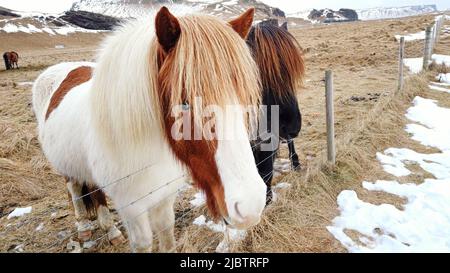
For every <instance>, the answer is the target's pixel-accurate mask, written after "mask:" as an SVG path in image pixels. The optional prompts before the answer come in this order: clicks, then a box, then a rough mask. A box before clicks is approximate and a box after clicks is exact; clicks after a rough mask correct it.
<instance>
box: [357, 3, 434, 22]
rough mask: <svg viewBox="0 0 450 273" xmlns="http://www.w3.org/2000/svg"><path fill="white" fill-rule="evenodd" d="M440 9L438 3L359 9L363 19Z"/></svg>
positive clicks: (406, 14)
mask: <svg viewBox="0 0 450 273" xmlns="http://www.w3.org/2000/svg"><path fill="white" fill-rule="evenodd" d="M436 11H438V9H437V7H436V5H421V6H407V7H396V8H372V9H365V10H358V15H359V18H360V19H361V20H375V19H387V18H400V17H407V16H414V15H419V14H425V13H431V12H436Z"/></svg>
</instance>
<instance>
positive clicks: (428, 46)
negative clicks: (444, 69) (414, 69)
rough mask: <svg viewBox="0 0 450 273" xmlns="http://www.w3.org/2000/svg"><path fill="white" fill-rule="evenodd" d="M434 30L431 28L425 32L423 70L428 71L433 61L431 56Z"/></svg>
mask: <svg viewBox="0 0 450 273" xmlns="http://www.w3.org/2000/svg"><path fill="white" fill-rule="evenodd" d="M431 35H432V30H431V27H427V30H426V31H425V49H424V53H423V70H428V67H429V65H430V61H431V55H432V51H433V49H432V46H433V45H432V37H431Z"/></svg>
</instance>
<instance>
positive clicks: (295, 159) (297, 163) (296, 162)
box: [288, 139, 301, 170]
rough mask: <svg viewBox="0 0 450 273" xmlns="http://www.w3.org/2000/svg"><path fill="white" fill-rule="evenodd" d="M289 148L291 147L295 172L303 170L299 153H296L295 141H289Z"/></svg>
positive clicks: (290, 153)
mask: <svg viewBox="0 0 450 273" xmlns="http://www.w3.org/2000/svg"><path fill="white" fill-rule="evenodd" d="M288 147H289V158H290V159H291V162H292V167H293V169H294V170H299V169H301V166H300V160H299V158H298V155H297V152H296V151H295V145H294V140H293V139H289V140H288Z"/></svg>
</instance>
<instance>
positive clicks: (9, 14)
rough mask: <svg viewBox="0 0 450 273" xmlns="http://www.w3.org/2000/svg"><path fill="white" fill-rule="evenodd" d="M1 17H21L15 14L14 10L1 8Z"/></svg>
mask: <svg viewBox="0 0 450 273" xmlns="http://www.w3.org/2000/svg"><path fill="white" fill-rule="evenodd" d="M0 16H6V17H20V15H18V14H15V13H14V12H12V10H10V9H7V8H4V7H0Z"/></svg>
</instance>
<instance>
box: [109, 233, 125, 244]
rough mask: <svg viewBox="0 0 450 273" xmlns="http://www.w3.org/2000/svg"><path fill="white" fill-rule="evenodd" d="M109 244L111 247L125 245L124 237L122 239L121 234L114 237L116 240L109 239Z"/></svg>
mask: <svg viewBox="0 0 450 273" xmlns="http://www.w3.org/2000/svg"><path fill="white" fill-rule="evenodd" d="M109 242H110V243H111V245H113V246H119V245H121V244H123V243H125V242H126V239H125V237H123V235H122V234H120V236H118V237H116V238H114V239H110V240H109Z"/></svg>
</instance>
